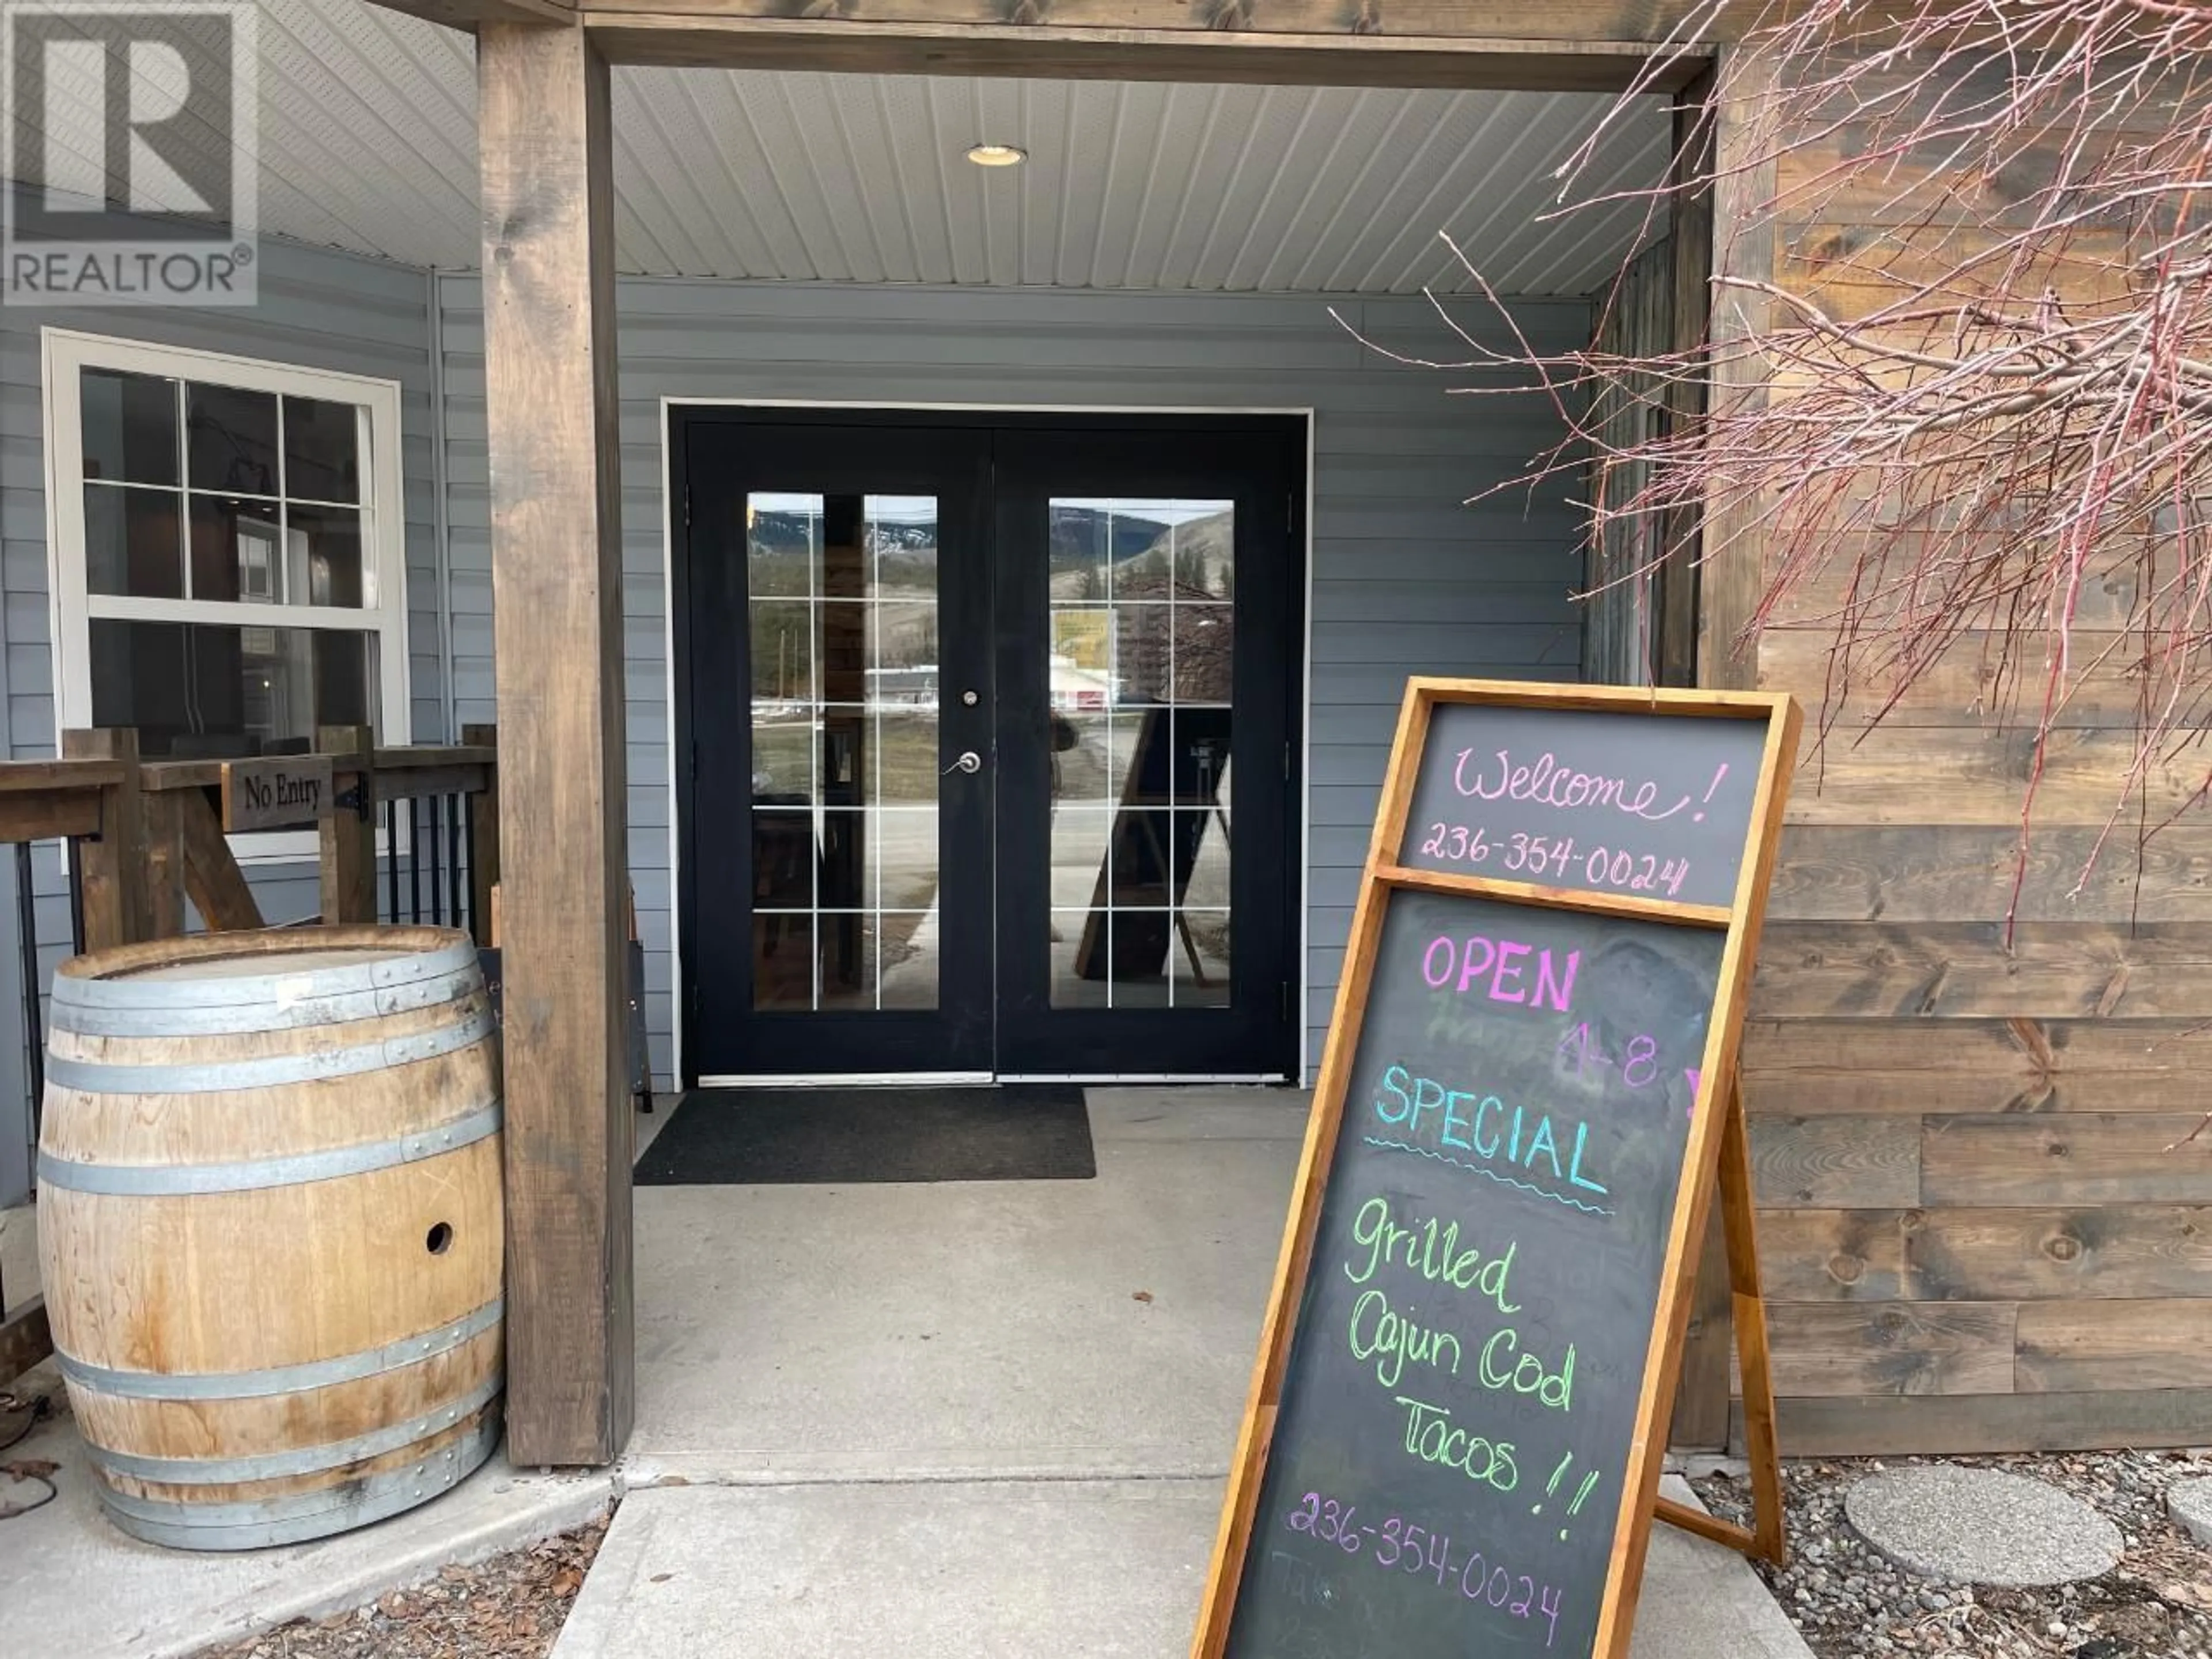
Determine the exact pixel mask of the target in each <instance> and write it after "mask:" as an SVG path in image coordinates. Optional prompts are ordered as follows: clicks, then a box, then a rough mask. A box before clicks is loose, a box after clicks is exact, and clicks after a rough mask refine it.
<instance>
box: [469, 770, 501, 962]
mask: <svg viewBox="0 0 2212 1659" xmlns="http://www.w3.org/2000/svg"><path fill="white" fill-rule="evenodd" d="M461 741H462V742H464V743H467V744H475V745H477V746H479V747H481V748H483V749H486V750H491V751H492V752H493V753H495V754H496V753H497V752H498V746H499V728H498V727H497V726H463V727H462V728H461ZM498 786H499V780H498V777H497V775H496V774H495V775H494V776H493V779H492V787H491V788H489V789H488V790H486V791H485V792H484V793H483V794H481V795H479V796H477V798H476V799H475V800H473V801H472V802H471V803H470V809H471V810H470V815H469V925H470V926H471V927H472V928H474V929H475V932H476V937H477V944H478V945H495V944H497V943H498V942H499V941H498V939H497V938H496V937H495V934H494V933H493V930H492V925H491V913H492V895H493V894H494V893H495V892H496V891H497V890H498V889H499V787H498Z"/></svg>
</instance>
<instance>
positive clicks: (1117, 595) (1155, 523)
mask: <svg viewBox="0 0 2212 1659" xmlns="http://www.w3.org/2000/svg"><path fill="white" fill-rule="evenodd" d="M1206 505H1207V506H1208V507H1214V510H1212V511H1210V512H1206V513H1202V514H1200V515H1198V516H1195V517H1188V518H1181V519H1178V520H1176V522H1172V523H1170V522H1168V521H1167V520H1164V519H1163V518H1160V517H1158V516H1154V515H1152V514H1149V513H1145V512H1143V511H1141V510H1135V511H1131V512H1127V513H1123V512H1119V511H1116V510H1115V509H1113V508H1111V507H1103V506H1094V505H1091V504H1089V503H1086V502H1078V501H1054V503H1053V504H1052V507H1051V515H1052V516H1051V527H1050V542H1051V553H1050V558H1051V568H1052V578H1051V582H1052V599H1053V603H1054V604H1055V605H1071V604H1072V605H1080V604H1084V603H1085V602H1097V603H1103V602H1104V601H1107V600H1109V599H1125V600H1127V599H1168V598H1170V597H1173V598H1175V599H1228V598H1230V597H1231V594H1232V593H1233V592H1234V591H1235V581H1234V568H1235V559H1234V554H1235V548H1234V541H1235V535H1234V526H1235V514H1234V511H1233V509H1232V508H1231V507H1230V505H1229V504H1228V503H1227V502H1222V503H1219V504H1218V507H1215V504H1213V503H1211V502H1209V503H1206Z"/></svg>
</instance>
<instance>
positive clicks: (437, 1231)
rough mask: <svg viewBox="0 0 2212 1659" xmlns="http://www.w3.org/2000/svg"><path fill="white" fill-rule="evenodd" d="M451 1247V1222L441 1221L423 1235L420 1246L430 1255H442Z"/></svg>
mask: <svg viewBox="0 0 2212 1659" xmlns="http://www.w3.org/2000/svg"><path fill="white" fill-rule="evenodd" d="M422 1248H423V1249H426V1250H428V1251H429V1253H430V1254H431V1255H445V1253H446V1252H447V1250H450V1249H453V1223H452V1222H450V1221H441V1222H440V1223H439V1224H438V1225H436V1226H435V1227H433V1228H431V1229H430V1231H428V1233H427V1234H425V1235H424V1236H423V1239H422Z"/></svg>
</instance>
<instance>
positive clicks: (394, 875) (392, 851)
mask: <svg viewBox="0 0 2212 1659" xmlns="http://www.w3.org/2000/svg"><path fill="white" fill-rule="evenodd" d="M384 890H385V892H386V895H387V896H388V897H389V898H390V900H391V904H390V908H387V909H386V912H385V918H384V919H385V920H386V921H398V920H399V803H398V800H397V799H392V800H387V801H386V802H385V803H384Z"/></svg>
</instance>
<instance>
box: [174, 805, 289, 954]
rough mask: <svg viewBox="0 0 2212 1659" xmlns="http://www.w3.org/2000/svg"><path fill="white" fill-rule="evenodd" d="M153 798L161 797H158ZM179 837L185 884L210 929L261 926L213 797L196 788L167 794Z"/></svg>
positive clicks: (231, 930) (255, 903) (256, 904)
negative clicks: (194, 791) (212, 799)
mask: <svg viewBox="0 0 2212 1659" xmlns="http://www.w3.org/2000/svg"><path fill="white" fill-rule="evenodd" d="M156 799H160V798H159V797H157V798H156ZM167 799H168V800H169V801H170V802H171V803H172V807H173V811H175V813H176V816H177V831H178V834H179V836H180V837H181V838H182V840H183V842H184V854H185V867H184V878H185V892H187V893H188V894H190V895H191V901H192V903H193V905H194V907H195V908H197V909H198V911H199V913H200V917H201V919H202V920H203V921H205V922H206V923H207V925H208V927H209V929H210V931H211V932H214V933H236V932H240V931H241V930H243V929H246V928H251V927H261V926H263V925H264V924H263V922H262V920H261V906H260V903H259V902H258V901H257V900H256V899H255V898H254V896H253V889H252V887H250V886H248V885H247V884H246V874H245V872H243V871H241V870H240V868H239V867H238V860H237V859H235V858H234V857H233V856H232V854H231V850H230V840H229V838H228V836H225V835H224V834H223V833H222V823H221V822H220V821H219V820H218V819H217V818H216V809H215V805H214V803H213V802H211V801H210V800H209V799H208V798H207V795H206V793H205V792H204V791H201V792H198V793H192V794H172V795H170V796H168V797H167Z"/></svg>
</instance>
